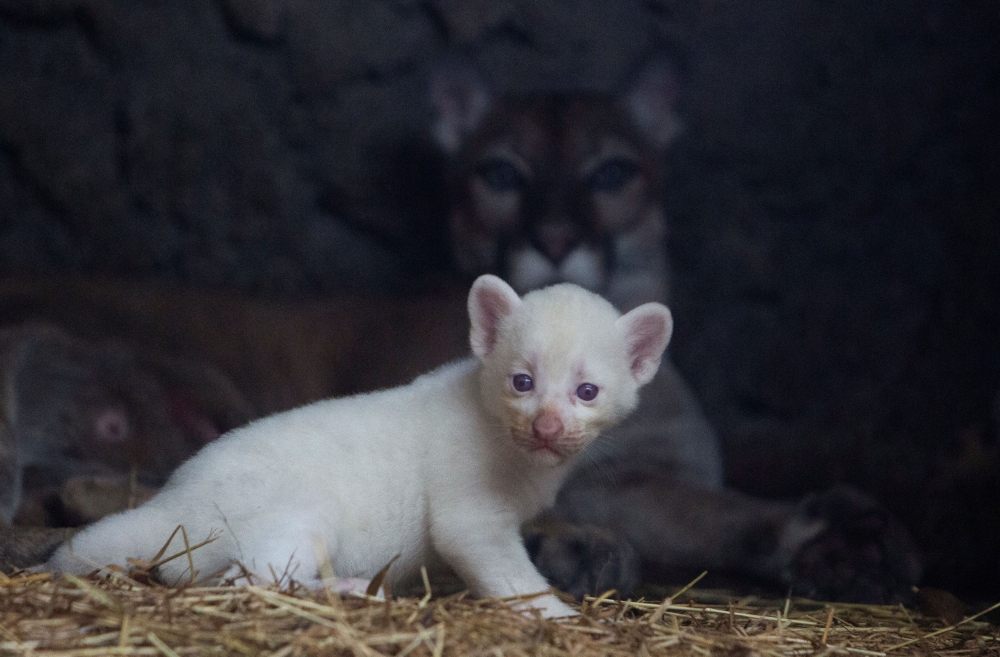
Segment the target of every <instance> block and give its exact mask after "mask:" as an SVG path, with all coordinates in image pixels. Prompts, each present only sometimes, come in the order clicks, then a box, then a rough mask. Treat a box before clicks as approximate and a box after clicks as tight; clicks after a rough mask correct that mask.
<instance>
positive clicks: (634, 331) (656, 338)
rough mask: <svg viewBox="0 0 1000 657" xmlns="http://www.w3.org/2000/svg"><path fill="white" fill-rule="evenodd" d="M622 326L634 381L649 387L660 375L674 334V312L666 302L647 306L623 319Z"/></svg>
mask: <svg viewBox="0 0 1000 657" xmlns="http://www.w3.org/2000/svg"><path fill="white" fill-rule="evenodd" d="M618 326H619V328H620V330H621V331H622V333H623V335H624V337H625V343H626V344H627V345H628V357H629V366H630V369H631V371H632V378H634V379H635V380H636V381H638V382H639V385H645V384H647V383H649V382H650V381H651V380H652V379H653V377H654V376H656V370H658V369H659V368H660V358H662V356H663V351H664V350H665V349H666V348H667V343H669V342H670V335H671V334H672V333H673V331H674V320H673V317H672V316H671V315H670V310H668V309H667V307H666V306H664V305H663V304H662V303H644V304H643V305H641V306H639V307H638V308H636V309H634V310H631V311H629V312H628V313H626V314H624V315H622V316H621V317H619V318H618Z"/></svg>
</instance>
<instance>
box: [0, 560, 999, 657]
mask: <svg viewBox="0 0 1000 657" xmlns="http://www.w3.org/2000/svg"><path fill="white" fill-rule="evenodd" d="M426 586H427V594H426V595H424V596H423V597H412V598H409V597H403V598H390V599H389V601H383V600H376V599H374V598H356V597H343V598H341V597H340V596H338V595H336V594H334V593H332V592H326V591H319V592H315V591H304V590H301V589H298V588H296V587H295V586H294V584H292V585H291V586H288V585H286V586H283V587H277V586H275V587H270V588H268V587H253V586H222V587H195V586H190V587H182V588H164V587H160V586H156V585H153V584H148V583H140V581H138V580H137V579H133V578H132V577H127V576H125V575H122V574H119V573H111V575H110V576H98V575H92V576H89V577H72V576H66V577H57V578H54V577H51V576H49V575H47V574H20V575H15V576H11V577H5V576H0V654H11V655H36V656H42V655H66V656H69V655H73V656H79V657H84V656H87V655H95V656H96V655H165V656H173V655H178V656H183V655H215V654H225V655H230V654H231V655H270V656H272V657H288V656H293V655H310V656H311V655H355V656H359V657H361V656H364V657H374V656H377V655H396V656H397V657H402V656H405V655H413V656H414V657H418V656H433V657H442V656H445V655H491V656H496V657H500V656H501V655H580V656H583V657H589V656H591V655H640V656H645V655H650V656H652V655H741V656H742V655H779V656H791V655H795V656H807V655H907V654H941V655H980V654H984V655H990V654H992V655H998V656H1000V628H998V627H996V626H994V625H991V624H989V623H984V622H980V621H978V620H976V618H974V617H970V618H966V619H964V620H962V621H960V622H958V623H956V624H953V625H948V624H946V623H945V622H944V621H942V620H939V619H935V618H929V617H924V616H921V615H919V614H917V613H916V612H912V611H909V610H906V609H904V608H902V607H901V606H897V607H876V606H862V605H824V604H821V603H815V602H811V601H806V600H788V601H785V602H784V603H783V604H774V603H773V602H772V603H771V604H767V603H763V602H761V601H759V600H756V601H755V600H753V599H749V600H742V601H733V602H730V603H722V604H707V603H704V602H695V601H693V600H690V599H689V598H690V596H691V595H692V593H693V594H694V598H695V599H697V598H698V597H699V596H698V594H697V592H690V593H687V594H686V595H685V596H683V598H682V597H681V596H678V595H675V597H674V598H673V599H667V600H664V601H661V602H655V601H654V602H642V601H625V602H623V601H618V600H613V599H611V598H610V597H601V598H597V599H594V598H589V599H587V600H586V601H585V602H584V604H583V606H582V614H581V616H580V617H578V618H573V619H569V620H559V621H547V620H543V619H541V618H538V617H537V616H534V615H531V614H521V613H518V612H516V611H513V610H511V609H510V608H509V607H508V606H507V605H506V604H505V603H504V602H503V601H498V600H473V599H470V598H469V597H467V596H466V595H464V594H462V593H458V594H455V595H451V596H446V597H435V596H432V595H431V593H430V589H429V585H426ZM684 598H687V599H688V600H687V601H685V602H674V600H681V599H684Z"/></svg>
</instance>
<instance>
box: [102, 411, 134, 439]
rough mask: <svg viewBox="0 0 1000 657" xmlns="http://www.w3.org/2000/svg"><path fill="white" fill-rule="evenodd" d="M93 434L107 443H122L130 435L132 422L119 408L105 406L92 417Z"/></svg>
mask: <svg viewBox="0 0 1000 657" xmlns="http://www.w3.org/2000/svg"><path fill="white" fill-rule="evenodd" d="M94 435H96V436H97V438H98V439H100V440H103V441H105V442H109V443H123V442H125V441H127V440H129V439H130V438H131V437H132V423H131V422H129V419H128V414H127V413H125V411H123V410H122V409H120V408H106V409H104V410H103V411H101V412H100V413H98V414H97V415H96V416H95V417H94Z"/></svg>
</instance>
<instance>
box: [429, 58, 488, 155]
mask: <svg viewBox="0 0 1000 657" xmlns="http://www.w3.org/2000/svg"><path fill="white" fill-rule="evenodd" d="M430 92H431V103H432V104H433V105H434V110H435V112H436V114H437V116H436V119H435V122H434V139H435V140H436V141H437V143H438V145H439V146H440V147H441V148H442V149H443V150H444V151H445V153H447V154H448V155H455V154H456V153H457V152H458V149H459V148H460V147H461V145H462V141H463V140H464V139H465V137H467V136H468V135H469V133H471V132H472V131H473V130H475V129H476V128H477V127H478V126H479V122H480V121H481V120H482V118H483V117H484V116H485V115H486V112H487V111H488V110H489V108H490V104H491V103H492V99H491V97H490V92H489V88H488V87H487V86H486V83H485V82H484V81H483V79H482V77H480V75H479V71H477V70H476V68H475V67H474V66H473V65H472V63H471V62H469V61H467V60H464V59H461V58H458V57H450V58H448V59H446V60H444V61H442V62H441V63H440V64H438V65H437V67H436V68H435V69H434V72H433V73H432V74H431V88H430Z"/></svg>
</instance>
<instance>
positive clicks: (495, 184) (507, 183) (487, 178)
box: [476, 157, 526, 192]
mask: <svg viewBox="0 0 1000 657" xmlns="http://www.w3.org/2000/svg"><path fill="white" fill-rule="evenodd" d="M476 175H477V176H479V178H480V179H481V180H482V181H483V182H484V183H486V186H487V187H489V188H490V189H492V190H493V191H494V192H517V191H520V190H521V189H523V188H524V186H525V182H526V181H525V179H524V176H523V175H522V174H521V172H520V171H518V169H517V167H516V166H514V165H513V164H511V163H510V162H508V161H506V160H502V159H500V158H498V157H494V158H489V159H486V160H483V161H482V162H480V163H479V165H478V166H477V167H476Z"/></svg>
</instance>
